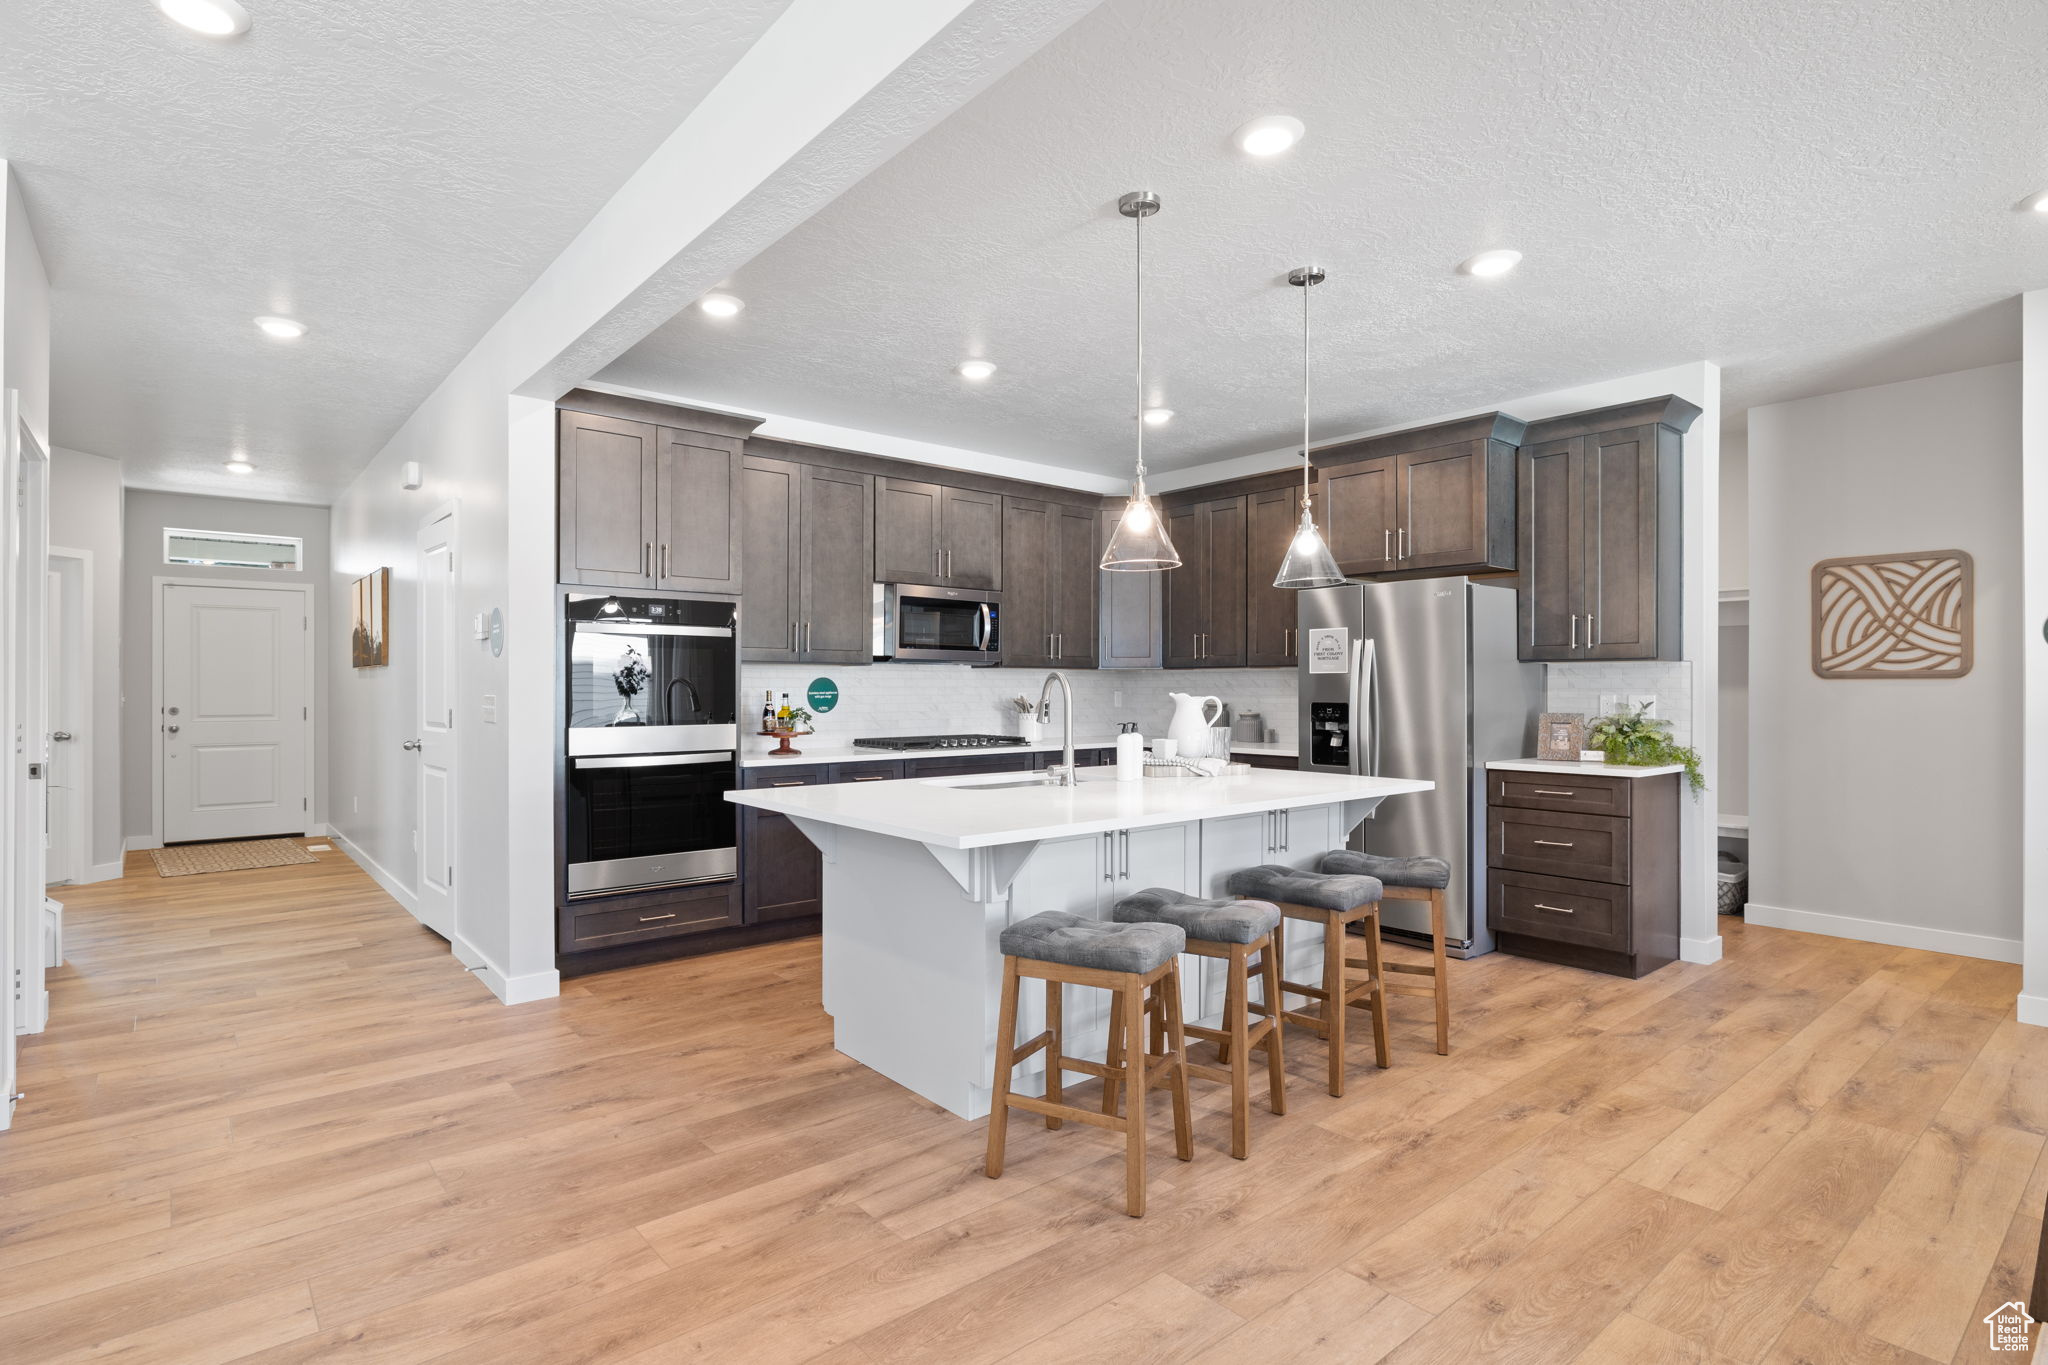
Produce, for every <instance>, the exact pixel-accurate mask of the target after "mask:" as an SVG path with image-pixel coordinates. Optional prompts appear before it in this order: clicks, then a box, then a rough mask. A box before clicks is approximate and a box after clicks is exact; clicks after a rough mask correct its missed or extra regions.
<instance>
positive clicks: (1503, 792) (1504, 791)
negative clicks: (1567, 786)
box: [1501, 786, 1578, 796]
mask: <svg viewBox="0 0 2048 1365" xmlns="http://www.w3.org/2000/svg"><path fill="white" fill-rule="evenodd" d="M1529 794H1530V795H1531V796H1577V795H1578V793H1577V792H1552V791H1545V790H1543V788H1541V787H1537V788H1535V789H1534V790H1532V791H1531V792H1530V793H1529ZM1501 795H1503V796H1505V795H1507V788H1506V787H1505V786H1503V787H1502V788H1501Z"/></svg>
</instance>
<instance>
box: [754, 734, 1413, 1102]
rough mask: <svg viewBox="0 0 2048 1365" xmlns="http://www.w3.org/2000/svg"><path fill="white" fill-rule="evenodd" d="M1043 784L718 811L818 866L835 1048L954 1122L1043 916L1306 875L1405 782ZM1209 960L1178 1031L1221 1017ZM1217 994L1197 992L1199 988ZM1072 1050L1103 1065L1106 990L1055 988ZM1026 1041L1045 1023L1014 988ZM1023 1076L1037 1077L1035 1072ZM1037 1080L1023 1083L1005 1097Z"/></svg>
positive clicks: (1201, 966) (827, 795)
mask: <svg viewBox="0 0 2048 1365" xmlns="http://www.w3.org/2000/svg"><path fill="white" fill-rule="evenodd" d="M1080 778H1081V780H1080V783H1079V784H1078V785H1077V786H1073V787H1057V786H1052V785H1049V784H1047V783H1045V782H1043V781H1042V780H1040V779H1039V778H1038V777H1037V776H1036V775H1033V774H1030V773H988V774H979V775H975V776H970V777H940V778H921V779H910V780H906V781H897V782H872V783H862V784H860V785H857V786H856V785H853V784H841V785H830V786H815V787H791V788H759V789H755V790H750V791H734V792H728V793H727V794H726V799H727V800H728V801H732V802H735V803H737V804H739V805H746V806H755V807H759V808H760V809H762V810H770V811H776V812H779V813H780V814H782V815H786V816H788V817H789V819H790V820H791V821H792V822H793V823H794V824H795V825H796V826H797V828H798V829H800V830H802V831H803V833H804V835H805V836H806V837H808V838H809V839H810V840H811V842H812V843H814V844H816V845H817V846H818V849H819V851H820V853H821V854H822V855H823V858H824V953H823V962H824V982H823V993H824V1004H825V1012H826V1013H827V1014H830V1015H831V1016H832V1024H833V1043H834V1046H836V1047H837V1048H838V1049H839V1050H840V1051H841V1052H844V1053H845V1054H846V1055H847V1056H849V1057H852V1058H853V1059H855V1060H856V1061H859V1062H861V1063H863V1064H865V1065H867V1066H870V1067H872V1068H874V1069H875V1070H876V1071H879V1072H881V1073H882V1074H883V1075H885V1076H887V1077H889V1078H890V1079H891V1080H893V1081H896V1082H897V1083H898V1084H900V1085H903V1086H906V1087H908V1088H909V1089H911V1090H914V1091H916V1092H917V1093H918V1094H920V1095H922V1096H924V1097H925V1098H926V1099H929V1100H931V1101H933V1102H934V1103H936V1104H939V1105H942V1106H944V1107H945V1108H947V1109H949V1110H951V1111H952V1112H953V1113H955V1114H958V1115H960V1116H961V1117H962V1118H969V1119H972V1118H979V1117H981V1116H982V1115H984V1114H986V1113H987V1112H988V1107H989V1080H990V1075H991V1072H992V1068H993V1067H994V1064H995V1030H996V1005H997V1002H998V999H999V997H1000V995H1001V984H1002V955H1001V952H1000V950H999V948H998V946H997V940H998V938H999V937H1000V935H1001V934H1002V931H1003V929H1004V928H1005V927H1006V926H1008V925H1009V924H1011V923H1013V922H1014V921H1016V920H1020V919H1023V918H1024V917H1026V916H1028V915H1035V914H1037V913H1039V912H1040V911H1042V910H1066V911H1070V912H1073V913H1075V914H1083V915H1095V916H1099V917H1102V918H1105V919H1106V918H1108V916H1109V909H1110V906H1111V905H1113V904H1114V903H1115V902H1116V901H1118V900H1119V899H1121V898H1122V897H1124V896H1127V895H1129V894H1130V893H1131V892H1133V891H1138V890H1142V889H1143V888H1145V887H1148V886H1164V887H1170V888H1173V889H1175V890H1179V891H1186V892H1189V893H1192V894H1195V895H1201V896H1222V895H1225V894H1226V893H1225V891H1224V889H1223V882H1224V879H1225V878H1226V877H1227V876H1229V874H1230V873H1232V872H1234V871H1236V870H1237V869H1238V868H1241V867H1250V866H1254V865H1257V864H1259V863H1288V864H1291V865H1293V866H1296V867H1303V868H1306V867H1312V866H1314V864H1315V862H1316V860H1317V859H1319V858H1321V857H1322V855H1323V854H1324V853H1326V852H1328V851H1329V850H1330V849H1333V848H1341V847H1343V846H1344V842H1345V839H1346V837H1347V836H1348V835H1349V833H1350V832H1351V830H1353V829H1354V828H1356V827H1357V825H1358V822H1359V821H1361V820H1363V819H1365V818H1366V817H1367V816H1368V815H1369V814H1371V812H1372V810H1373V808H1374V807H1376V806H1378V805H1379V803H1380V802H1381V801H1382V800H1384V799H1385V798H1387V797H1389V796H1398V795H1401V794H1403V793H1407V792H1419V791H1427V790H1428V789H1429V788H1430V787H1431V786H1432V785H1433V784H1431V783H1429V782H1424V781H1416V780H1411V779H1406V778H1389V777H1346V776H1336V775H1331V774H1326V773H1302V772H1287V771H1275V770H1270V769H1266V770H1259V771H1254V772H1252V773H1249V774H1244V775H1241V776H1234V777H1210V778H1200V777H1194V776H1192V775H1190V776H1185V777H1177V778H1146V779H1144V780H1142V781H1137V782H1118V781H1117V780H1116V777H1115V771H1114V769H1110V768H1092V769H1091V768H1084V769H1082V770H1081V772H1080ZM1287 961H1288V968H1289V973H1288V974H1289V976H1290V978H1291V979H1293V980H1297V981H1302V980H1309V981H1313V980H1316V979H1318V974H1319V973H1320V971H1321V963H1322V943H1321V935H1319V934H1299V935H1295V936H1294V937H1292V938H1290V940H1289V942H1288V945H1287ZM1220 965H1221V964H1218V963H1213V962H1211V961H1209V960H1208V959H1204V958H1196V957H1183V958H1182V959H1181V971H1182V974H1183V982H1184V989H1185V994H1186V997H1187V1000H1188V1010H1189V1014H1190V1016H1191V1017H1192V1016H1197V1015H1202V1016H1206V1015H1213V1014H1215V1013H1217V1012H1218V1011H1219V1010H1220V1009H1221V1004H1222V978H1221V974H1220ZM1212 976H1213V977H1214V978H1215V979H1214V980H1211V979H1210V978H1211V977H1212ZM1065 1002H1066V1004H1065V1015H1066V1026H1067V1035H1068V1043H1067V1047H1066V1051H1067V1052H1068V1053H1070V1054H1072V1055H1076V1056H1082V1057H1088V1058H1093V1059H1097V1060H1099V1059H1101V1057H1102V1055H1103V1051H1104V1042H1105V1037H1106V1035H1105V1031H1104V1020H1105V1017H1106V1016H1105V1010H1106V1006H1107V997H1106V993H1105V992H1102V991H1093V990H1084V989H1081V988H1078V987H1070V988H1068V991H1067V995H1066V997H1065ZM1025 1006H1026V1017H1025V1018H1022V1019H1020V1021H1019V1027H1020V1030H1021V1033H1022V1036H1029V1034H1031V1033H1032V1032H1034V1031H1036V1030H1037V1029H1038V1028H1039V1027H1041V1026H1042V1024H1043V1009H1044V1001H1043V997H1042V995H1041V993H1039V992H1037V991H1031V992H1026V995H1025ZM1032 1062H1033V1064H1035V1066H1036V1067H1037V1068H1040V1069H1042V1066H1043V1063H1042V1061H1040V1060H1039V1059H1037V1058H1034V1059H1032ZM1042 1085H1043V1076H1042V1074H1040V1073H1039V1071H1031V1072H1020V1074H1019V1076H1018V1079H1017V1089H1018V1090H1020V1091H1022V1092H1025V1093H1032V1092H1035V1091H1036V1090H1038V1089H1039V1088H1041V1087H1042Z"/></svg>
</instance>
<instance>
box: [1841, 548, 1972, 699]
mask: <svg viewBox="0 0 2048 1365" xmlns="http://www.w3.org/2000/svg"><path fill="white" fill-rule="evenodd" d="M1974 596H1975V579H1974V570H1973V566H1972V563H1971V560H1970V556H1969V555H1968V554H1966V553H1964V552H1963V551H1961V550H1922V551H1919V552H1917V553H1913V554H1890V555H1856V556H1852V557H1850V558H1848V559H1823V560H1822V561H1821V562H1820V563H1818V564H1816V565H1814V566H1813V671H1814V672H1815V673H1817V674H1819V675H1820V676H1821V677H1823V678H1960V677H1962V676H1963V675H1964V674H1965V673H1968V672H1969V671H1970V662H1971V660H1970V637H1971V629H1972V625H1971V615H1972V611H1971V608H1972V601H1973V598H1974Z"/></svg>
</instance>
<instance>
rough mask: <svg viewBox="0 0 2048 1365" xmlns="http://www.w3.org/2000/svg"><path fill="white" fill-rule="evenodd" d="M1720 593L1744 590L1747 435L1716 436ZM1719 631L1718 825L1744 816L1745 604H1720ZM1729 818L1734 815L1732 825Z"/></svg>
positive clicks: (1746, 569) (1746, 576)
mask: <svg viewBox="0 0 2048 1365" xmlns="http://www.w3.org/2000/svg"><path fill="white" fill-rule="evenodd" d="M1719 501H1720V506H1721V591H1722V592H1724V593H1731V592H1741V593H1746V592H1748V590H1749V433H1748V431H1746V430H1745V431H1743V432H1740V433H1736V434H1726V435H1723V436H1722V437H1721V496H1720V499H1719ZM1719 620H1720V627H1721V701H1720V708H1721V739H1720V760H1721V785H1720V789H1719V791H1718V793H1717V794H1716V798H1715V802H1714V804H1715V807H1716V808H1717V809H1718V810H1719V811H1720V813H1721V817H1722V821H1723V823H1724V824H1725V823H1739V822H1740V821H1742V820H1746V819H1748V818H1749V603H1748V602H1746V601H1740V602H1724V603H1723V604H1722V605H1721V612H1720V617H1719ZM1730 817H1734V819H1733V821H1731V820H1730Z"/></svg>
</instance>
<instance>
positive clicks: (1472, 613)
mask: <svg viewBox="0 0 2048 1365" xmlns="http://www.w3.org/2000/svg"><path fill="white" fill-rule="evenodd" d="M1296 596H1297V601H1298V607H1297V611H1298V612H1299V624H1300V629H1301V633H1300V635H1299V636H1298V637H1297V638H1298V639H1299V640H1300V641H1301V664H1300V683H1301V703H1300V704H1301V713H1300V730H1299V734H1300V736H1301V766H1302V768H1303V769H1305V770H1307V771H1311V772H1334V773H1376V774H1380V775H1384V776H1387V777H1425V778H1428V779H1429V780H1430V781H1432V782H1434V783H1436V788H1435V790H1433V791H1428V792H1420V793H1417V794H1415V795H1412V796H1395V797H1390V798H1388V799H1387V800H1386V801H1385V802H1384V803H1383V804H1382V805H1381V806H1380V808H1379V810H1378V812H1377V813H1376V814H1375V815H1374V816H1373V817H1372V818H1371V819H1369V820H1367V821H1365V822H1364V823H1363V824H1361V825H1360V826H1359V827H1358V831H1357V832H1356V833H1355V834H1353V835H1352V838H1351V846H1352V847H1353V848H1357V849H1362V850H1364V851H1366V852H1370V853H1384V854H1389V855H1392V856H1394V857H1413V856H1429V857H1436V858H1444V859H1447V860H1448V861H1449V862H1450V864H1451V885H1450V890H1449V893H1448V895H1447V897H1446V902H1445V934H1446V937H1447V939H1448V947H1449V951H1450V952H1451V953H1453V954H1455V955H1457V956H1459V957H1473V956H1476V955H1478V954H1480V953H1486V952H1491V951H1492V950H1493V935H1492V934H1491V933H1490V932H1489V931H1488V930H1487V927H1486V909H1485V907H1486V773H1485V764H1486V762H1487V760H1489V759H1495V758H1526V757H1527V756H1528V755H1530V754H1532V753H1534V752H1535V749H1534V747H1533V746H1534V744H1535V736H1536V718H1537V714H1538V713H1539V712H1540V711H1541V710H1542V709H1543V666H1542V665H1541V664H1525V663H1522V662H1520V661H1519V660H1518V659H1516V657H1515V594H1514V590H1513V589H1512V588H1511V587H1505V586H1501V585H1498V584H1493V583H1475V582H1472V581H1470V580H1468V579H1463V578H1421V579H1414V580H1411V581H1408V582H1403V583H1346V584H1343V585H1342V586H1339V587H1335V588H1312V589H1309V590H1308V591H1305V592H1302V593H1299V594H1297V595H1296ZM1382 922H1383V924H1384V925H1385V926H1386V927H1387V928H1388V929H1391V930H1395V931H1398V932H1402V933H1406V934H1419V935H1422V936H1423V937H1425V938H1426V937H1427V936H1428V934H1429V911H1428V907H1427V906H1426V905H1423V904H1421V903H1419V902H1416V901H1388V902H1387V903H1386V905H1385V907H1384V909H1383V911H1382Z"/></svg>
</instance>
